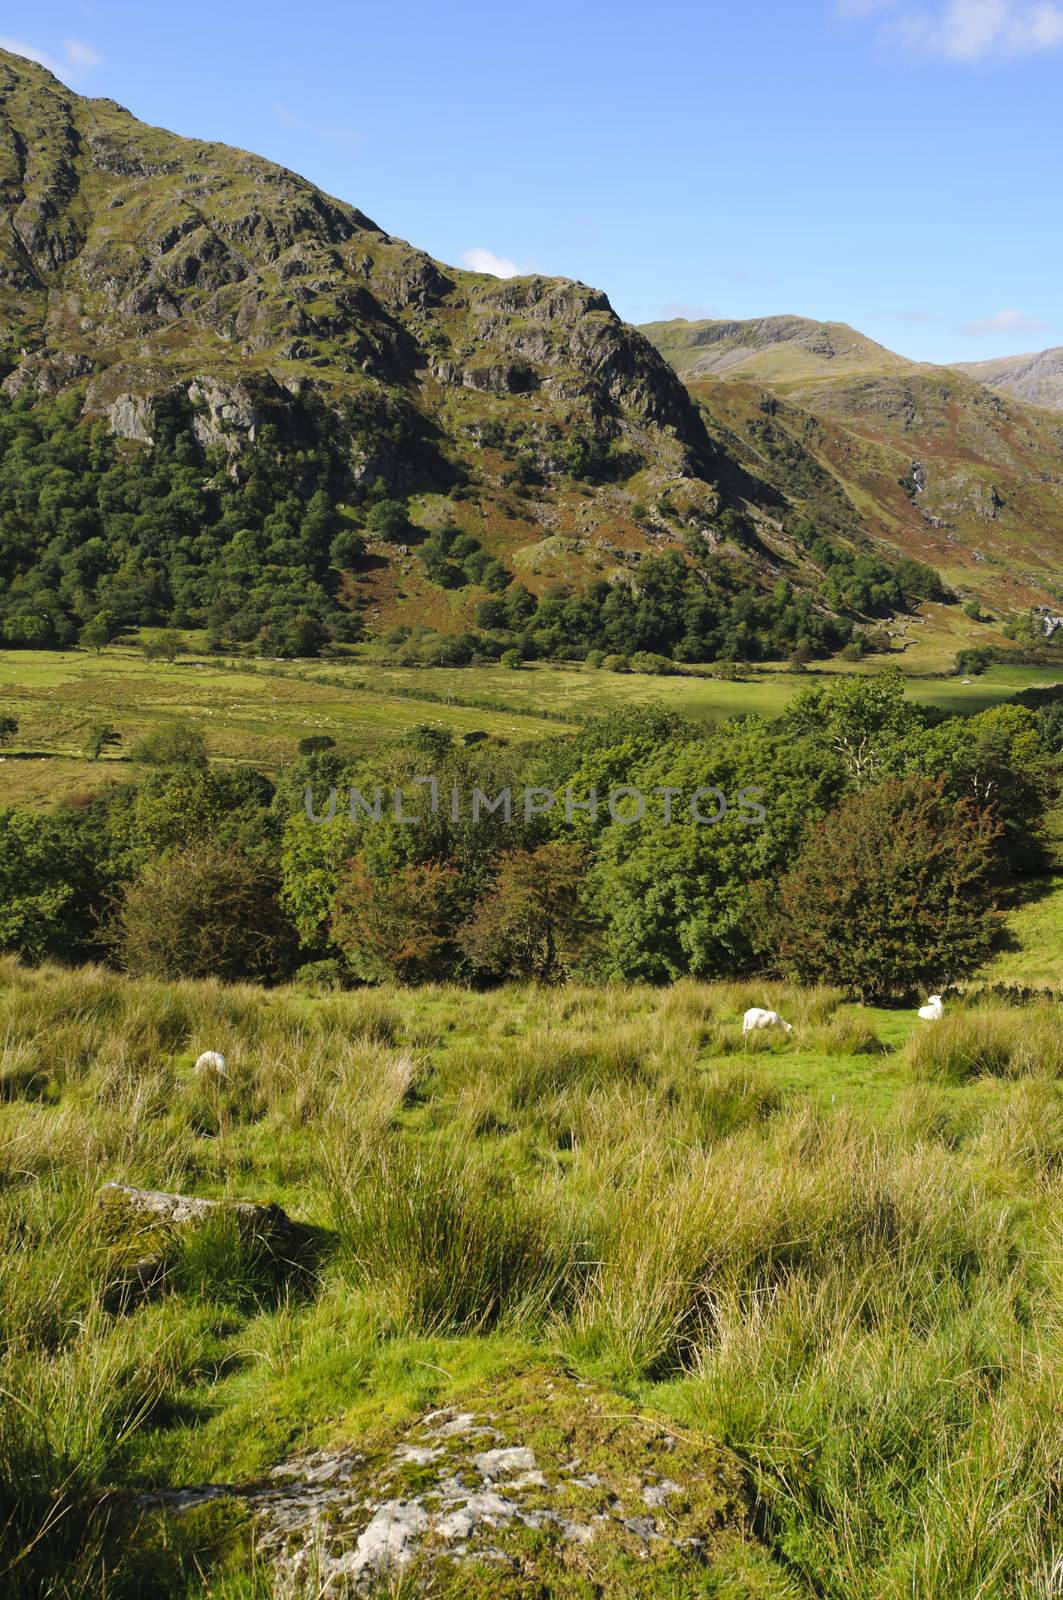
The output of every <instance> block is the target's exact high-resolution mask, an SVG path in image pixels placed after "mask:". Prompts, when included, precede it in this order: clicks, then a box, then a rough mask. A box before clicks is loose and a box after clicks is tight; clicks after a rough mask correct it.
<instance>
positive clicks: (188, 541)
mask: <svg viewBox="0 0 1063 1600" xmlns="http://www.w3.org/2000/svg"><path fill="white" fill-rule="evenodd" d="M82 402H83V396H82V395H81V394H80V392H76V391H72V392H70V393H68V394H66V395H64V396H62V397H60V398H59V399H57V400H54V401H39V402H38V403H36V404H35V405H30V404H29V402H28V401H26V400H12V399H10V398H6V397H0V643H2V644H4V645H6V646H9V647H10V646H14V647H18V646H32V647H35V648H38V649H40V648H45V649H47V648H51V647H56V646H58V647H61V646H66V645H69V644H71V643H72V642H74V641H76V640H77V639H78V638H82V637H85V638H87V639H88V641H89V642H92V643H98V642H99V641H100V640H104V641H105V640H106V639H108V638H112V637H114V636H115V635H117V634H118V633H119V632H120V631H121V630H122V629H123V628H127V627H136V626H144V625H148V626H151V625H160V624H161V625H169V626H174V627H182V628H187V627H195V628H204V629H206V630H207V632H208V636H209V638H210V639H211V641H212V642H213V643H214V645H215V646H217V647H219V648H220V647H222V646H224V647H226V648H228V649H240V648H247V649H250V650H254V651H257V652H261V653H265V654H268V655H272V656H313V655H317V654H319V653H320V652H321V651H322V650H323V649H328V648H329V647H332V646H337V645H339V646H342V645H343V644H347V643H350V642H352V641H356V640H358V639H359V638H361V637H362V635H363V632H364V624H363V618H362V615H361V612H360V607H359V599H358V582H357V579H358V576H359V573H360V572H361V571H362V570H363V568H364V563H365V560H366V550H367V541H368V540H377V541H381V540H382V541H385V542H388V541H390V542H391V543H394V544H397V543H403V544H406V543H409V544H412V545H413V546H414V547H415V548H416V550H417V554H418V558H419V560H420V563H421V567H422V570H423V572H424V574H425V575H426V576H427V577H428V578H429V580H430V581H431V582H432V583H435V584H438V585H439V586H440V587H442V588H449V589H453V588H465V587H470V586H472V587H475V588H476V589H477V590H478V591H479V593H480V594H481V596H482V598H481V599H480V600H479V603H478V606H477V608H476V629H475V630H470V631H469V632H468V633H466V634H465V635H461V636H454V637H452V638H449V639H440V640H437V641H436V642H435V643H434V645H433V646H432V647H431V648H430V649H429V651H428V654H427V655H426V656H425V659H426V660H427V661H430V662H431V664H437V665H451V664H454V665H460V664H463V663H464V662H467V661H469V660H473V659H480V660H491V659H497V658H498V657H499V656H501V655H502V654H503V653H504V652H505V651H506V650H509V649H516V650H517V651H518V652H519V654H520V655H521V656H523V657H524V658H526V659H535V658H539V657H576V658H582V657H584V656H586V655H587V653H588V652H590V651H592V650H601V651H603V652H617V651H623V652H629V651H632V650H634V651H644V652H653V653H656V654H659V655H660V656H661V657H662V658H664V659H666V660H675V661H714V660H763V659H772V658H774V659H778V658H779V657H780V656H786V655H788V654H791V653H793V652H795V651H796V652H800V653H802V654H804V655H805V656H807V657H812V656H823V655H828V654H830V653H831V652H832V651H834V650H837V649H840V648H842V647H844V646H846V645H853V644H854V641H855V647H856V648H859V647H860V641H861V640H862V639H863V638H864V637H865V635H866V631H867V627H868V625H869V624H870V623H871V622H873V620H874V619H875V618H878V617H884V616H887V615H889V614H890V613H891V612H894V611H898V610H903V609H905V608H907V607H909V606H911V605H912V604H914V603H916V602H917V601H918V600H919V599H920V598H923V597H925V596H927V595H932V594H935V593H938V592H940V582H939V580H938V579H937V577H936V575H935V574H934V573H933V572H932V571H931V570H930V569H929V568H926V567H924V566H922V565H921V564H920V563H918V562H913V561H897V562H893V563H890V562H887V561H886V560H884V559H882V558H881V557H880V556H878V555H876V554H874V553H873V552H872V551H871V550H870V549H869V550H867V551H854V550H852V549H850V548H848V547H846V546H843V545H840V544H838V543H837V542H835V541H832V540H831V539H829V538H826V537H824V536H822V535H820V534H818V533H817V532H816V529H815V527H814V526H813V525H812V524H811V523H810V522H809V521H808V520H807V519H799V520H798V521H797V522H796V523H795V526H794V529H793V534H794V538H795V540H796V542H797V544H798V545H799V546H800V547H802V548H804V550H805V552H806V554H807V557H808V558H809V559H810V560H811V561H812V562H813V563H814V564H815V565H816V566H817V567H818V568H819V569H820V570H821V572H822V574H823V584H822V593H821V596H820V597H819V602H818V603H816V604H814V603H813V601H812V600H811V598H810V597H809V595H808V594H807V593H805V592H802V591H800V590H798V589H795V588H794V587H793V586H792V585H791V584H790V583H789V582H788V581H786V580H785V579H780V580H779V581H777V582H776V583H775V584H774V585H773V586H772V587H771V588H770V589H765V588H763V587H761V586H759V585H758V584H757V583H756V582H755V581H754V580H753V579H752V577H751V573H750V569H749V568H748V566H746V565H744V564H742V563H740V562H738V561H737V560H735V559H734V558H732V557H728V556H727V555H726V554H725V553H723V552H722V551H716V550H713V549H712V548H711V546H710V545H709V544H707V543H706V541H705V539H704V538H703V537H702V535H701V533H699V532H697V531H696V530H686V533H685V550H684V552H683V553H680V552H679V550H678V549H676V550H673V551H671V552H670V553H667V554H665V555H662V556H651V557H648V558H646V559H645V560H643V561H642V562H641V564H640V565H639V567H638V569H637V571H636V573H635V574H634V575H633V578H632V581H631V583H630V584H629V583H606V582H599V583H595V584H591V585H590V586H589V587H586V588H584V589H583V590H582V591H581V592H574V591H573V589H572V587H571V586H564V585H562V586H557V587H555V588H552V589H551V590H549V591H548V592H547V593H545V594H543V595H541V596H538V597H537V596H535V595H533V594H531V593H530V592H529V590H528V589H527V588H525V587H524V585H522V584H521V583H519V582H515V581H514V580H513V576H512V574H511V573H510V572H508V571H507V569H506V567H505V566H504V564H503V563H502V562H501V561H499V560H498V559H497V558H494V557H492V556H491V555H490V554H489V552H487V551H486V550H485V549H483V547H482V546H481V544H480V543H479V541H478V540H477V539H476V538H475V537H474V536H472V535H471V534H468V533H463V532H462V531H461V530H460V528H458V527H457V525H456V524H455V523H453V522H450V523H446V524H444V526H443V527H442V528H439V529H437V530H436V531H435V532H434V533H432V534H431V535H427V536H426V535H425V534H423V533H422V532H421V531H420V530H418V529H417V528H415V527H413V526H411V524H410V521H409V518H408V515H407V508H406V506H405V504H404V503H403V502H402V501H397V500H392V499H387V498H380V497H379V496H378V497H377V498H371V497H370V498H366V495H365V492H364V491H361V490H358V491H356V490H354V489H352V486H351V485H350V484H349V483H347V482H345V479H344V475H343V473H342V471H341V469H340V465H339V462H338V459H337V456H336V453H335V451H334V450H333V449H332V447H331V446H330V445H329V443H328V442H327V430H325V429H324V428H323V427H318V428H316V429H315V428H314V426H312V423H313V418H312V417H307V418H306V419H304V420H305V421H306V423H307V426H306V428H305V429H304V430H303V432H302V436H301V437H297V436H295V435H293V434H292V433H288V434H285V433H284V432H283V431H282V430H280V429H279V428H277V427H274V426H272V425H271V424H266V425H264V426H263V427H262V428H261V429H260V430H259V433H258V435H257V437H256V440H255V442H254V444H252V445H248V446H246V447H245V448H243V449H242V450H241V452H240V454H239V457H238V460H237V461H235V462H234V461H233V460H232V459H230V457H229V455H228V454H227V452H226V449H225V447H224V445H214V446H211V447H209V448H207V449H204V448H203V447H202V446H201V444H200V443H199V441H198V439H197V436H196V433H195V428H194V425H195V417H194V414H193V412H192V411H191V409H189V408H186V409H185V410H181V409H179V408H177V407H176V405H175V406H174V408H173V409H172V411H171V413H170V414H166V412H165V410H164V411H163V412H161V413H160V414H159V416H158V418H157V428H156V437H155V442H154V444H153V445H152V446H151V447H147V446H144V445H138V444H133V443H129V442H127V441H119V440H116V439H115V438H113V437H112V435H111V433H110V432H109V430H108V428H107V426H106V425H105V423H103V422H95V423H87V422H85V421H83V420H82V417H81V407H82ZM318 421H319V422H320V419H318ZM370 421H372V422H373V426H375V425H376V422H375V419H370ZM599 454H600V452H599V453H598V454H596V453H595V452H594V451H593V450H591V449H590V448H589V447H588V448H587V450H584V451H576V452H575V453H573V452H569V453H568V454H567V455H566V456H565V457H564V459H563V461H561V462H560V463H553V465H556V466H558V469H559V470H562V469H563V470H565V471H568V472H572V473H576V474H580V473H582V474H585V475H586V478H587V481H594V480H595V479H596V478H599V477H600V476H601V475H602V471H603V463H602V461H601V460H600V459H599ZM466 492H469V491H466ZM525 492H531V491H529V490H527V489H526V488H525ZM381 493H382V491H381ZM348 502H351V503H348ZM667 511H668V507H667V506H665V507H664V511H663V512H662V514H664V513H667ZM676 531H677V535H678V532H679V530H678V529H677V530H676ZM721 532H722V533H724V534H726V535H727V536H728V537H729V538H731V539H732V540H733V541H737V542H741V540H742V539H743V537H747V536H748V530H747V529H744V527H743V524H742V520H741V518H740V517H737V516H736V515H735V514H734V513H732V512H725V513H724V516H723V523H722V526H721ZM352 578H353V580H354V581H353V582H349V581H348V580H349V579H352ZM828 608H829V609H828Z"/></svg>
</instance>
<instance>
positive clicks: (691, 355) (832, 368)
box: [642, 317, 912, 387]
mask: <svg viewBox="0 0 1063 1600" xmlns="http://www.w3.org/2000/svg"><path fill="white" fill-rule="evenodd" d="M642 331H643V333H644V334H645V335H646V337H647V338H648V339H650V340H652V342H653V343H654V344H655V345H656V346H657V348H658V350H660V351H661V353H662V354H663V355H665V356H667V358H668V360H669V361H670V362H671V363H672V365H673V367H675V369H676V371H677V372H678V373H679V374H680V376H681V377H683V378H688V379H689V378H700V377H723V376H727V377H738V378H748V379H749V380H751V381H752V382H754V383H770V384H773V385H774V386H776V387H781V386H783V385H786V384H791V383H807V382H810V381H813V380H814V379H816V378H821V377H822V378H834V377H837V376H838V375H839V374H840V373H844V374H846V375H847V376H850V377H852V376H855V375H856V374H857V373H878V372H892V371H898V370H903V369H904V368H906V367H911V366H912V362H910V361H906V360H905V359H904V357H903V356H898V355H894V353H893V351H892V350H887V349H885V348H884V346H882V345H880V344H876V343H875V342H874V340H873V339H868V338H865V336H864V335H863V334H862V333H857V331H856V329H855V328H850V327H849V326H848V325H847V324H846V323H844V322H812V321H810V320H809V319H808V318H807V317H760V318H758V319H756V320H754V321H750V322H721V321H703V322H686V321H684V320H683V319H681V318H676V319H674V320H673V321H671V322H650V323H646V324H645V325H644V326H643V329H642Z"/></svg>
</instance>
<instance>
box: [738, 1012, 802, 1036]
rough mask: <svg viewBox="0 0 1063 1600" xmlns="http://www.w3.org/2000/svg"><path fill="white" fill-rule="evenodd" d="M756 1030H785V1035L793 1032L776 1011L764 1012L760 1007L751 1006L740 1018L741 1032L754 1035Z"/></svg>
mask: <svg viewBox="0 0 1063 1600" xmlns="http://www.w3.org/2000/svg"><path fill="white" fill-rule="evenodd" d="M758 1028H785V1030H786V1032H787V1033H793V1031H794V1030H793V1029H792V1028H791V1026H790V1024H789V1023H788V1022H784V1021H783V1019H782V1018H781V1017H780V1015H779V1013H778V1012H777V1011H765V1010H764V1009H763V1008H762V1007H761V1006H753V1007H752V1009H751V1010H749V1011H747V1012H746V1014H745V1016H744V1017H743V1018H742V1032H743V1034H746V1033H754V1032H756V1030H757V1029H758Z"/></svg>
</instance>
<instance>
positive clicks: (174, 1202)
mask: <svg viewBox="0 0 1063 1600" xmlns="http://www.w3.org/2000/svg"><path fill="white" fill-rule="evenodd" d="M99 1200H100V1202H101V1204H103V1205H106V1206H110V1207H114V1208H115V1209H122V1210H125V1211H126V1212H127V1213H128V1214H130V1215H132V1216H139V1217H142V1218H144V1219H146V1220H148V1221H151V1220H154V1221H156V1222H162V1223H171V1224H173V1225H174V1226H179V1225H180V1224H181V1223H185V1222H204V1221H206V1220H207V1219H208V1218H209V1217H216V1216H234V1217H238V1218H239V1219H240V1221H241V1222H244V1223H248V1224H250V1226H251V1227H253V1228H254V1229H256V1230H257V1231H259V1232H261V1233H262V1234H263V1235H264V1236H266V1237H276V1236H278V1235H288V1236H289V1237H296V1236H298V1234H299V1233H300V1232H301V1230H300V1228H299V1226H298V1224H297V1223H294V1222H293V1221H292V1220H291V1218H290V1217H289V1216H288V1215H287V1213H286V1212H284V1211H282V1210H281V1208H280V1206H274V1205H258V1204H256V1203H255V1202H254V1201H252V1200H204V1199H201V1198H200V1197H199V1196H198V1195H190V1194H164V1193H163V1192H162V1190H160V1189H136V1188H134V1187H133V1186H132V1185H130V1184H127V1183H105V1184H104V1186H103V1188H102V1189H101V1190H100V1192H99Z"/></svg>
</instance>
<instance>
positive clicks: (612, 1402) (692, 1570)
mask: <svg viewBox="0 0 1063 1600" xmlns="http://www.w3.org/2000/svg"><path fill="white" fill-rule="evenodd" d="M220 1493H221V1494H224V1493H228V1494H229V1495H230V1496H232V1497H233V1498H234V1499H235V1500H238V1501H240V1502H242V1503H244V1504H245V1505H246V1506H247V1508H248V1510H249V1511H250V1513H251V1516H252V1519H253V1527H254V1544H255V1549H256V1551H257V1552H258V1555H259V1558H260V1559H265V1560H267V1561H268V1562H269V1563H270V1565H271V1566H272V1568H273V1571H274V1575H275V1576H274V1593H275V1594H276V1595H277V1596H279V1597H281V1596H283V1597H289V1596H290V1597H292V1600H296V1597H298V1600H308V1597H309V1596H310V1595H313V1596H315V1597H320V1600H335V1597H339V1596H344V1595H358V1594H362V1593H368V1592H370V1591H371V1592H373V1593H377V1592H391V1590H392V1588H393V1587H394V1586H395V1585H396V1583H397V1582H398V1581H399V1579H400V1578H401V1576H402V1575H403V1574H406V1575H407V1577H408V1578H409V1576H410V1575H411V1574H413V1573H419V1574H423V1575H424V1586H425V1588H426V1592H427V1589H428V1587H429V1586H431V1592H433V1593H436V1592H438V1593H440V1594H447V1595H455V1596H456V1595H459V1594H460V1595H463V1596H468V1597H477V1600H480V1597H482V1600H489V1597H490V1600H496V1597H517V1596H523V1595H536V1596H538V1595H545V1594H550V1595H556V1596H559V1597H560V1596H569V1595H571V1596H573V1597H576V1596H584V1595H588V1594H594V1595H596V1596H599V1597H601V1600H620V1597H621V1596H623V1597H626V1596H628V1595H633V1594H638V1593H642V1592H647V1593H649V1592H652V1593H654V1594H657V1593H668V1594H675V1595H688V1594H689V1595H691V1596H693V1595H694V1594H695V1593H697V1594H702V1593H708V1592H710V1591H709V1590H708V1589H706V1588H705V1587H704V1585H705V1581H706V1574H707V1573H709V1572H711V1571H712V1569H713V1567H714V1566H715V1565H717V1564H718V1565H719V1569H720V1571H721V1572H723V1571H724V1570H727V1569H729V1568H730V1565H731V1563H732V1562H733V1560H734V1559H736V1552H738V1551H740V1550H741V1551H744V1552H746V1553H747V1554H748V1551H749V1549H750V1548H751V1547H753V1548H755V1547H756V1538H755V1535H754V1534H753V1532H752V1529H751V1525H750V1517H749V1506H748V1503H747V1497H746V1492H745V1488H744V1484H743V1480H742V1475H741V1472H740V1471H739V1469H738V1466H737V1463H736V1462H735V1461H734V1460H733V1459H732V1458H731V1457H729V1456H728V1455H727V1453H726V1452H724V1451H722V1450H720V1449H718V1448H716V1447H715V1446H713V1445H712V1444H711V1443H708V1442H701V1443H698V1442H693V1441H691V1440H689V1439H688V1438H686V1437H683V1436H679V1435H677V1434H675V1433H674V1432H672V1431H671V1430H669V1429H668V1428H667V1427H665V1426H664V1425H663V1424H662V1423H661V1421H660V1420H659V1419H655V1418H652V1417H648V1416H645V1415H642V1414H641V1413H639V1412H637V1411H633V1410H632V1409H631V1407H630V1406H628V1405H626V1404H625V1403H624V1402H622V1401H620V1400H619V1399H618V1397H616V1396H613V1395H608V1394H606V1393H604V1392H602V1391H601V1390H599V1389H597V1388H595V1387H593V1386H592V1385H590V1384H587V1383H583V1382H580V1381H579V1380H576V1379H573V1378H572V1377H571V1376H570V1375H567V1374H565V1373H561V1372H542V1371H539V1372H534V1373H531V1374H526V1375H523V1376H521V1377H515V1378H513V1379H511V1380H510V1381H508V1382H503V1383H500V1384H498V1385H497V1386H496V1387H495V1388H493V1389H492V1391H491V1392H490V1394H488V1395H480V1396H478V1397H476V1398H475V1399H471V1398H465V1397H463V1399H462V1401H461V1403H458V1404H455V1405H453V1406H449V1407H444V1408H443V1409H441V1410H436V1411H432V1412H428V1413H427V1414H425V1415H423V1416H421V1417H420V1418H418V1419H417V1420H415V1421H414V1422H412V1423H411V1424H409V1425H408V1426H406V1427H403V1428H399V1429H392V1430H387V1429H382V1430H380V1431H379V1432H378V1433H375V1434H374V1435H373V1436H371V1437H368V1438H366V1439H364V1440H361V1441H359V1443H358V1446H357V1447H356V1448H341V1449H337V1450H333V1451H327V1450H325V1451H316V1452H314V1453H312V1454H308V1455H304V1456H297V1457H295V1458H293V1459H292V1460H290V1461H286V1462H284V1463H282V1464H281V1465H280V1466H278V1467H276V1468H275V1469H274V1470H273V1471H272V1473H271V1474H270V1475H269V1478H268V1480H266V1481H265V1482H261V1483H257V1484H253V1485H245V1486H242V1487H234V1488H231V1489H229V1490H228V1491H226V1490H223V1489H221V1488H220V1486H219V1485H216V1484H208V1485H202V1486H200V1487H199V1488H192V1489H189V1488H181V1489H175V1490H160V1491H158V1492H157V1493H155V1494H153V1495H148V1496H145V1497H143V1499H142V1502H141V1504H142V1507H143V1508H154V1509H156V1510H161V1511H162V1512H164V1513H170V1514H180V1513H182V1512H184V1511H186V1510H188V1509H189V1508H190V1507H192V1506H195V1505H197V1504H201V1503H203V1501H205V1500H207V1499H211V1498H215V1497H217V1496H218V1495H219V1494H220ZM743 1559H744V1557H743ZM651 1580H652V1581H653V1583H654V1584H655V1585H656V1584H660V1585H661V1587H660V1588H658V1587H656V1586H654V1587H653V1588H652V1591H651V1589H650V1583H651ZM437 1585H438V1588H437ZM712 1592H715V1591H712ZM749 1592H752V1591H749ZM758 1592H762V1593H763V1594H765V1595H767V1594H770V1593H772V1592H773V1591H772V1590H771V1589H770V1588H767V1587H766V1588H764V1589H763V1591H758Z"/></svg>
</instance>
